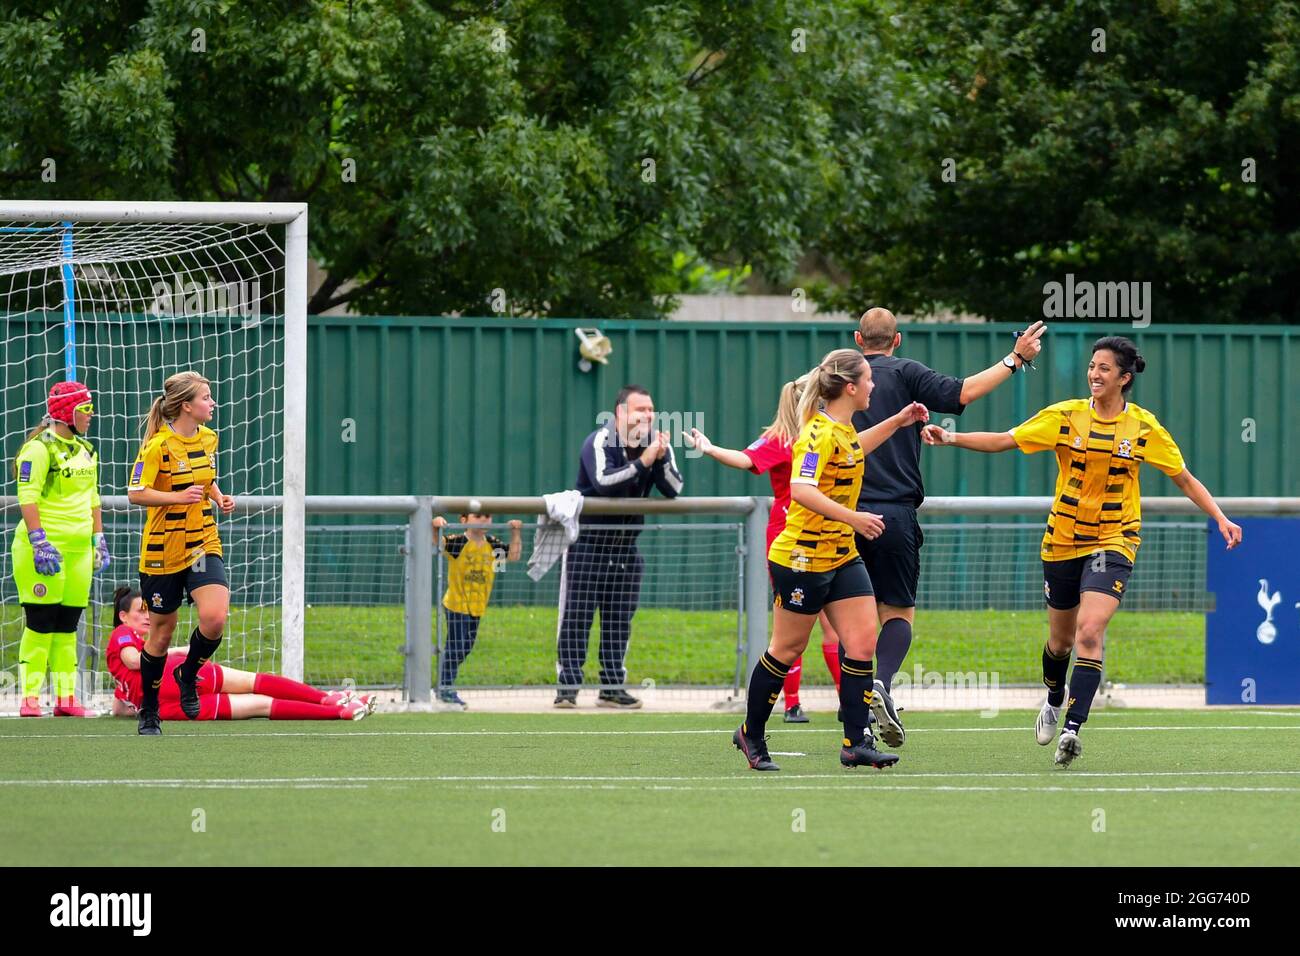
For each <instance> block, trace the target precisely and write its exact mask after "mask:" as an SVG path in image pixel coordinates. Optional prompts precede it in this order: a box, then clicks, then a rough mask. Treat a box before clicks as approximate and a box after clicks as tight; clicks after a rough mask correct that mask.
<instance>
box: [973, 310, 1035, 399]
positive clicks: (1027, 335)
mask: <svg viewBox="0 0 1300 956" xmlns="http://www.w3.org/2000/svg"><path fill="white" fill-rule="evenodd" d="M1046 331H1047V326H1046V325H1045V324H1043V322H1042V320H1041V319H1040V320H1039V321H1037V322H1035V323H1034V324H1033V325H1031V326H1030V327H1029V328H1027V329H1025V331H1024V332H1022V333H1021V335H1020V337H1019V338H1017V339H1016V344H1015V347H1014V348H1013V349H1012V350H1011V351H1010V352H1008V353H1007V356H1006V358H1005V359H1002V360H1001V361H999V362H998V363H997V364H996V365H990V366H989V367H988V368H986V369H985V370H984V371H982V372H976V373H975V374H974V375H969V376H967V377H966V378H965V379H963V380H962V383H961V403H962V404H963V405H969V404H970V403H971V402H973V401H975V400H976V399H980V398H983V397H984V396H985V395H987V394H988V393H989V392H991V391H993V389H995V388H997V387H998V386H999V385H1001V384H1002V383H1003V382H1005V381H1006V380H1007V379H1009V378H1011V376H1013V375H1015V374H1016V373H1015V369H1013V368H1010V367H1009V366H1008V365H1007V364H1006V362H1007V361H1008V360H1009V361H1011V362H1012V363H1014V365H1015V366H1016V368H1024V367H1025V363H1026V362H1032V361H1033V360H1034V358H1035V356H1037V355H1038V353H1039V352H1041V351H1042V349H1043V343H1042V342H1041V341H1039V340H1040V339H1041V338H1042V337H1043V333H1044V332H1046Z"/></svg>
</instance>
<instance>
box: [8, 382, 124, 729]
mask: <svg viewBox="0 0 1300 956" xmlns="http://www.w3.org/2000/svg"><path fill="white" fill-rule="evenodd" d="M46 409H47V415H46V419H45V421H43V422H42V423H41V425H40V427H39V428H37V429H36V430H35V431H33V432H32V433H31V434H30V435H28V436H27V440H26V442H25V443H24V444H23V447H22V448H21V449H20V450H19V452H18V458H17V460H16V461H15V462H14V477H15V478H16V479H17V481H18V507H19V510H20V511H21V512H22V521H20V522H19V523H18V529H17V531H15V532H14V541H13V547H12V549H11V551H12V555H13V568H14V583H15V584H16V585H17V586H18V600H19V602H20V603H21V604H22V607H23V616H24V618H25V621H26V627H25V628H24V630H23V638H22V644H21V645H20V646H19V657H18V674H19V676H18V679H19V681H20V683H21V684H22V695H23V702H22V707H21V709H20V710H19V714H20V715H21V716H23V717H40V716H42V715H43V712H42V710H41V702H40V694H41V686H42V685H43V684H44V682H45V669H46V666H47V665H48V667H49V670H50V675H51V677H52V683H53V685H54V688H53V689H54V716H55V717H86V716H89V715H88V714H87V712H86V711H85V710H83V709H82V707H81V706H80V705H79V704H78V703H77V698H76V690H75V682H76V676H77V623H78V622H79V621H80V620H81V612H82V611H84V610H85V609H86V605H87V604H88V603H89V601H90V579H91V575H92V574H93V573H94V572H95V571H100V570H103V569H104V568H107V567H108V565H109V553H108V545H107V544H106V543H105V541H104V524H103V516H102V515H101V513H100V506H99V458H98V456H97V455H96V454H95V449H94V446H92V445H91V444H90V442H89V441H87V440H86V438H85V433H86V430H87V429H88V428H89V427H90V420H91V417H92V416H93V415H94V413H95V408H94V405H93V404H92V402H91V396H90V389H88V388H86V386H85V385H82V384H81V383H79V382H59V383H57V384H56V385H55V386H54V387H53V388H51V389H50V396H49V399H48V401H47V403H46Z"/></svg>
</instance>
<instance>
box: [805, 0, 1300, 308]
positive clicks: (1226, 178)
mask: <svg viewBox="0 0 1300 956" xmlns="http://www.w3.org/2000/svg"><path fill="white" fill-rule="evenodd" d="M899 24H900V26H899V30H898V35H897V36H896V37H895V38H894V39H895V42H897V43H898V44H899V45H901V46H904V47H910V48H911V49H913V50H914V52H915V59H916V62H917V63H918V64H921V65H922V66H923V68H930V69H934V70H937V71H939V72H941V73H942V75H943V77H944V79H945V90H944V92H943V95H942V96H941V97H940V98H939V99H938V101H937V103H936V105H937V107H938V108H939V109H940V110H941V111H942V113H943V114H944V116H945V117H947V118H948V119H949V121H950V123H951V125H950V126H949V127H948V128H947V129H946V130H945V133H944V136H943V138H942V140H941V142H940V143H939V144H938V151H937V152H935V153H932V154H930V155H927V156H924V157H922V159H923V161H924V163H925V164H926V167H927V170H928V174H927V183H926V199H925V200H924V203H923V205H922V206H920V207H918V206H908V205H906V204H905V205H904V206H903V207H902V209H901V212H902V214H901V215H892V214H889V215H886V216H885V217H884V218H883V219H880V220H877V221H876V222H875V223H873V225H874V226H875V227H876V228H873V229H867V230H863V229H862V228H861V225H860V222H859V221H858V220H857V219H856V218H850V219H846V220H844V221H842V222H841V223H837V224H835V225H833V226H832V227H831V228H830V229H828V231H827V233H826V235H825V236H824V237H823V238H822V239H821V240H819V241H818V245H819V248H821V249H823V251H825V252H826V253H827V254H828V255H829V256H830V257H831V258H832V259H833V260H835V261H837V262H840V263H842V264H844V266H845V268H846V269H850V270H851V271H852V279H851V280H850V281H848V282H846V283H844V284H842V285H841V286H839V287H838V288H835V289H833V290H832V289H826V290H825V291H824V292H823V296H822V297H823V299H824V300H825V301H826V303H827V304H830V305H839V306H841V307H843V306H845V305H846V304H850V303H852V304H857V303H860V302H863V301H873V300H875V301H885V302H890V303H893V304H894V305H895V306H896V307H898V308H901V309H903V310H906V311H911V310H923V309H927V308H931V307H935V306H939V305H948V306H954V307H957V308H960V309H964V310H967V311H972V312H976V313H980V314H983V315H986V316H988V317H989V318H994V319H1009V320H1019V319H1022V318H1024V317H1025V316H1027V315H1028V316H1039V315H1041V314H1042V310H1043V304H1044V292H1043V287H1044V284H1045V283H1047V282H1050V281H1057V282H1061V281H1063V280H1064V278H1065V276H1066V274H1067V273H1073V274H1074V275H1075V277H1076V279H1079V280H1092V281H1096V282H1102V281H1129V282H1134V281H1137V282H1151V283H1152V290H1151V291H1152V296H1153V300H1154V304H1153V307H1152V316H1153V317H1154V318H1155V319H1157V320H1163V321H1176V322H1295V321H1297V320H1298V319H1300V296H1297V290H1298V289H1300V16H1298V15H1297V9H1296V5H1295V4H1293V3H1286V2H1283V3H1273V2H1268V0H1244V2H1236V3H1229V4H1223V3H1200V2H1174V0H1167V2H1161V3H1158V4H1154V5H1152V4H1149V3H1102V4H1077V3H1076V4H1065V5H1040V4H1037V3H1033V2H1020V0H1015V2H1010V0H1003V2H999V3H997V4H994V5H992V6H991V5H990V4H988V3H977V2H965V0H963V2H956V3H944V4H936V5H917V6H915V7H913V8H912V9H911V10H910V11H909V12H908V13H907V14H906V15H905V16H904V17H903V18H901V19H900V20H899ZM1097 30H1102V31H1104V37H1103V36H1102V35H1101V34H1098V33H1095V32H1094V31H1097ZM1099 41H1101V42H1104V47H1105V51H1104V52H1101V51H1100V49H1099V47H1100V45H1101V43H1100V42H1099ZM945 157H952V158H953V159H955V162H956V181H955V182H945V181H944V180H943V178H942V168H941V164H942V161H943V159H944V158H945ZM886 212H887V213H892V212H893V211H892V210H886Z"/></svg>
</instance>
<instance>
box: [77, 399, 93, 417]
mask: <svg viewBox="0 0 1300 956" xmlns="http://www.w3.org/2000/svg"><path fill="white" fill-rule="evenodd" d="M74 411H78V412H81V414H83V415H93V414H95V403H94V402H82V403H81V404H80V405H78V406H77V407H76V408H75V409H74Z"/></svg>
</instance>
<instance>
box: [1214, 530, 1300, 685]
mask: <svg viewBox="0 0 1300 956" xmlns="http://www.w3.org/2000/svg"><path fill="white" fill-rule="evenodd" d="M1237 523H1238V524H1240V525H1241V529H1242V543H1241V544H1240V545H1238V546H1237V547H1236V548H1235V549H1233V550H1232V551H1228V550H1227V549H1226V548H1225V547H1224V545H1223V538H1222V536H1221V535H1220V534H1219V531H1218V528H1217V526H1216V525H1215V524H1214V522H1210V533H1209V535H1208V544H1209V549H1210V550H1209V554H1208V555H1206V562H1205V577H1206V582H1205V584H1206V588H1207V589H1208V590H1209V591H1211V592H1212V593H1213V594H1214V610H1213V611H1212V612H1210V613H1209V614H1207V615H1206V616H1205V702H1206V703H1207V704H1300V519H1296V518H1242V519H1241V520H1240V521H1239V522H1237Z"/></svg>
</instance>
